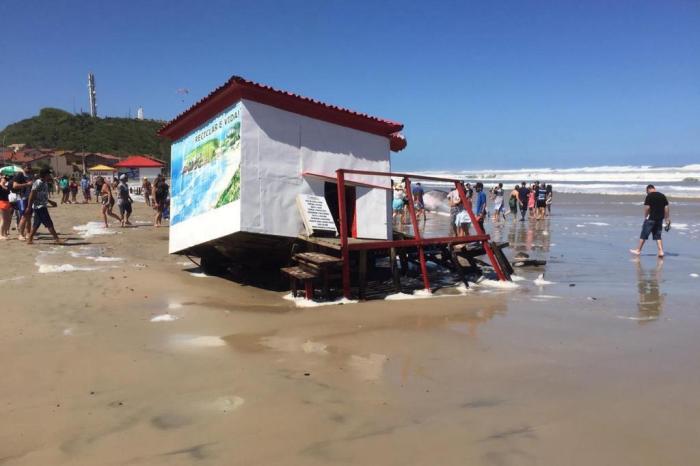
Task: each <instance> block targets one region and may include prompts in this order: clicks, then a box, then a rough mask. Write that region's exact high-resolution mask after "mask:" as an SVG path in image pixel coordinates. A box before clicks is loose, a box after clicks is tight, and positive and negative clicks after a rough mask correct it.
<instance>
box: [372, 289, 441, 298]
mask: <svg viewBox="0 0 700 466" xmlns="http://www.w3.org/2000/svg"><path fill="white" fill-rule="evenodd" d="M431 297H433V294H432V293H431V292H430V290H425V289H423V290H416V291H414V292H413V294H408V293H394V294H390V295H388V296H386V297H385V298H384V300H385V301H400V300H404V299H425V298H431Z"/></svg>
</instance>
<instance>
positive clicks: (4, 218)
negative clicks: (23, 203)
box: [0, 175, 12, 240]
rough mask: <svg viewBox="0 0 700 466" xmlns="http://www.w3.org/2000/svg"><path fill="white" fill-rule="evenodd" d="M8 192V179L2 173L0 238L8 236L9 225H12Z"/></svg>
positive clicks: (3, 238) (0, 185)
mask: <svg viewBox="0 0 700 466" xmlns="http://www.w3.org/2000/svg"><path fill="white" fill-rule="evenodd" d="M10 194H11V191H10V179H9V178H8V177H7V176H4V175H3V176H2V178H0V240H6V239H8V238H9V237H10V225H12V205H11V204H10Z"/></svg>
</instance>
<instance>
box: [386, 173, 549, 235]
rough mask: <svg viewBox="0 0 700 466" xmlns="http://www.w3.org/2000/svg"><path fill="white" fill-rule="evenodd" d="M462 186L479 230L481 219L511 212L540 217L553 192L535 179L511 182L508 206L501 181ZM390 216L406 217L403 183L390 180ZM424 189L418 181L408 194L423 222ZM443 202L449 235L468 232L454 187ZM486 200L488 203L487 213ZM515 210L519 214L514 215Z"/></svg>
mask: <svg viewBox="0 0 700 466" xmlns="http://www.w3.org/2000/svg"><path fill="white" fill-rule="evenodd" d="M462 189H463V192H464V194H465V196H466V197H467V198H468V199H469V200H470V201H471V204H472V212H473V213H474V218H475V219H476V221H477V222H478V224H479V226H480V228H481V230H482V231H483V228H484V222H485V221H486V220H487V219H488V218H490V219H491V220H492V221H493V222H494V223H499V222H501V221H502V220H503V221H505V220H506V219H507V216H508V214H510V215H511V217H512V219H513V221H517V220H518V218H520V221H525V219H526V218H529V219H531V220H543V219H544V218H545V217H547V216H549V215H550V214H551V211H552V201H553V199H554V194H553V190H552V185H551V184H549V185H548V184H545V183H540V182H539V181H535V182H534V183H532V184H530V185H528V184H527V183H526V182H522V184H520V185H515V187H514V188H513V190H512V191H511V192H510V197H509V198H508V208H507V209H506V205H505V190H504V188H503V183H498V184H497V185H496V186H494V187H492V188H490V189H489V190H488V193H487V192H485V189H484V184H483V183H481V182H477V183H475V184H474V186H472V185H471V183H463V184H462ZM392 190H393V201H392V209H393V214H392V219H393V222H394V224H396V223H397V221H398V224H399V225H404V224H406V223H407V218H408V211H409V208H408V205H409V196H408V192H407V190H406V186H405V185H404V184H403V183H393V182H392ZM424 194H425V191H424V189H423V187H422V186H421V184H420V183H415V184H413V185H412V186H411V196H410V198H412V199H413V203H414V208H415V213H416V219H417V220H419V221H421V220H422V222H423V224H424V223H425V220H426V213H425V202H424V199H423V196H424ZM447 204H448V206H449V208H450V235H451V236H463V235H467V234H469V230H470V227H471V225H472V219H471V217H470V216H469V214H468V212H467V211H466V210H465V209H464V207H463V203H462V199H461V197H460V194H459V191H458V190H457V188H455V189H453V190H452V191H450V192H449V193H448V194H447ZM489 204H490V205H491V206H492V208H491V209H490V215H489ZM518 211H519V212H520V216H518Z"/></svg>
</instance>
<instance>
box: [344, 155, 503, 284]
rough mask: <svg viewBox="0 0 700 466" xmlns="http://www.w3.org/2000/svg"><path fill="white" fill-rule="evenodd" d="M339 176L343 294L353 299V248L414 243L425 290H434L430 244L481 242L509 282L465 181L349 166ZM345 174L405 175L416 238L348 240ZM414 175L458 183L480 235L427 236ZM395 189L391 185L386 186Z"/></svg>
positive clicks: (418, 177) (401, 176)
mask: <svg viewBox="0 0 700 466" xmlns="http://www.w3.org/2000/svg"><path fill="white" fill-rule="evenodd" d="M335 173H336V177H337V181H338V211H339V217H340V251H341V255H342V259H343V272H342V278H343V295H344V296H345V297H346V298H350V251H351V250H352V251H360V250H365V251H366V250H370V249H389V248H397V247H411V246H414V247H416V248H418V259H419V261H420V268H421V274H422V275H423V285H424V286H425V289H426V290H428V291H430V279H429V278H428V268H427V266H426V263H425V246H427V245H430V244H463V243H471V242H480V243H482V245H483V247H484V251H486V254H487V256H488V258H489V262H491V266H492V267H493V269H494V271H495V272H496V276H497V277H498V279H499V280H501V281H505V280H507V279H506V276H505V274H504V273H503V271H502V270H501V267H500V266H499V264H498V261H497V260H496V257H495V256H494V254H493V250H492V249H491V246H490V245H489V240H490V236H489V235H487V234H486V233H485V232H484V230H483V228H481V225H480V224H479V222H478V221H477V219H476V216H475V215H474V212H473V211H472V205H471V201H470V200H469V198H467V195H466V193H465V192H464V186H463V185H462V181H461V180H455V179H449V178H439V177H435V176H424V175H412V174H408V173H392V172H375V171H367V170H349V169H344V168H341V169H338V170H336V172H335ZM345 174H353V175H369V176H386V177H395V178H403V180H404V186H405V187H406V196H407V197H408V211H409V214H410V216H411V225H412V226H413V233H414V238H413V239H403V240H393V239H392V240H377V241H363V242H361V243H354V244H349V243H348V224H347V222H348V219H347V216H346V215H347V214H346V211H345ZM411 178H414V179H420V180H424V181H438V182H448V183H454V185H455V188H456V189H457V192H458V193H459V198H460V200H461V201H462V207H464V209H465V210H466V211H467V214H468V215H469V218H470V219H471V221H472V225H473V226H474V230H475V231H476V235H467V236H456V237H455V236H445V237H439V238H423V237H422V236H421V234H420V229H419V227H418V219H417V217H416V209H415V206H414V203H413V193H412V192H411ZM384 189H387V190H388V189H391V188H384Z"/></svg>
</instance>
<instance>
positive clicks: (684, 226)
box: [671, 223, 688, 230]
mask: <svg viewBox="0 0 700 466" xmlns="http://www.w3.org/2000/svg"><path fill="white" fill-rule="evenodd" d="M671 227H672V228H674V229H676V230H687V229H688V224H687V223H672V224H671Z"/></svg>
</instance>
